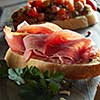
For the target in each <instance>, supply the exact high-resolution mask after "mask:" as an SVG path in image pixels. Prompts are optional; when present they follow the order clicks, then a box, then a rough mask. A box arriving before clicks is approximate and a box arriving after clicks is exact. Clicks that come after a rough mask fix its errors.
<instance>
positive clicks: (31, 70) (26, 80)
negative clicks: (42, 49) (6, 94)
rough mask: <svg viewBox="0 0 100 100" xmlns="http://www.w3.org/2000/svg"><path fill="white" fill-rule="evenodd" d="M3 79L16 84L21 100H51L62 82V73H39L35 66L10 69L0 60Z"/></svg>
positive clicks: (0, 76) (0, 75)
mask: <svg viewBox="0 0 100 100" xmlns="http://www.w3.org/2000/svg"><path fill="white" fill-rule="evenodd" d="M4 77H6V78H9V79H10V80H13V81H14V82H16V83H17V85H18V86H19V92H20V96H21V97H22V99H23V100H33V99H34V98H35V100H51V99H52V98H53V97H54V96H55V95H57V94H58V93H59V91H60V89H61V85H62V82H63V80H64V74H63V73H58V72H54V73H50V72H49V71H45V72H41V71H40V70H39V69H38V68H37V67H35V66H26V67H25V68H10V67H9V66H8V65H7V62H6V61H5V60H0V78H4Z"/></svg>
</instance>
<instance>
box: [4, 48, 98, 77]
mask: <svg viewBox="0 0 100 100" xmlns="http://www.w3.org/2000/svg"><path fill="white" fill-rule="evenodd" d="M5 59H6V61H7V62H8V64H9V66H10V67H13V68H17V67H20V68H22V67H25V66H27V65H28V66H32V65H33V66H36V67H38V68H39V69H40V70H41V71H46V70H48V71H50V72H55V71H57V72H64V74H65V78H68V79H86V78H92V77H95V76H97V75H99V74H100V62H99V61H95V62H94V61H93V62H92V63H88V64H69V65H66V64H56V63H51V62H45V61H42V60H36V59H30V60H29V61H28V62H25V61H24V60H23V56H22V55H19V54H17V53H15V52H13V51H12V50H11V49H8V51H7V53H6V55H5Z"/></svg>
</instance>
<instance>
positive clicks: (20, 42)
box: [4, 23, 96, 64]
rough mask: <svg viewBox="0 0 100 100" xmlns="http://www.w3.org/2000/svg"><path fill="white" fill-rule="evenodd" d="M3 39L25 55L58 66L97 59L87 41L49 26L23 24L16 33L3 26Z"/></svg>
mask: <svg viewBox="0 0 100 100" xmlns="http://www.w3.org/2000/svg"><path fill="white" fill-rule="evenodd" d="M4 32H5V39H6V40H7V42H8V45H9V46H10V48H11V49H12V50H13V51H14V52H17V53H19V54H22V55H23V56H24V59H25V61H26V62H27V61H29V60H30V59H31V58H34V59H38V60H42V61H46V62H53V63H58V64H77V63H87V62H89V61H90V60H91V59H93V58H95V57H96V50H95V48H94V47H93V44H92V43H93V42H92V40H91V39H90V38H88V37H84V36H82V35H80V34H78V33H77V32H74V31H70V30H63V29H61V28H60V27H59V26H57V25H55V24H51V23H46V24H38V25H29V24H27V23H23V24H21V25H19V26H18V29H17V31H16V32H11V29H8V28H7V27H5V29H4Z"/></svg>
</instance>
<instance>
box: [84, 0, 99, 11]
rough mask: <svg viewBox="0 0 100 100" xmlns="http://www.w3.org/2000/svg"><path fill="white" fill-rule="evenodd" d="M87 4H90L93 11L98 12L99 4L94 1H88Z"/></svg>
mask: <svg viewBox="0 0 100 100" xmlns="http://www.w3.org/2000/svg"><path fill="white" fill-rule="evenodd" d="M86 3H87V4H89V5H90V6H91V7H92V9H93V10H95V11H96V10H97V4H96V2H95V1H94V0H86Z"/></svg>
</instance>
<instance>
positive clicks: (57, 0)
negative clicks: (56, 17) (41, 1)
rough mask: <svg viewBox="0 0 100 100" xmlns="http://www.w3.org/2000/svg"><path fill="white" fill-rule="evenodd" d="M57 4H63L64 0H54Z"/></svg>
mask: <svg viewBox="0 0 100 100" xmlns="http://www.w3.org/2000/svg"><path fill="white" fill-rule="evenodd" d="M56 2H57V4H59V5H60V4H63V3H64V0H56Z"/></svg>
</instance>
